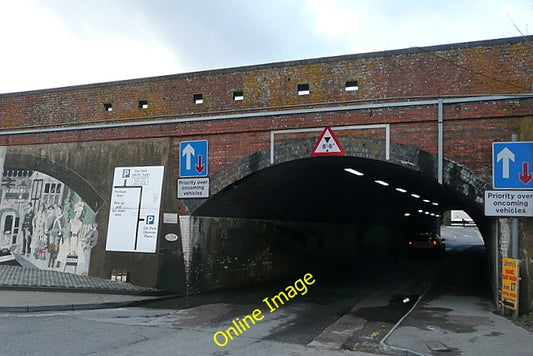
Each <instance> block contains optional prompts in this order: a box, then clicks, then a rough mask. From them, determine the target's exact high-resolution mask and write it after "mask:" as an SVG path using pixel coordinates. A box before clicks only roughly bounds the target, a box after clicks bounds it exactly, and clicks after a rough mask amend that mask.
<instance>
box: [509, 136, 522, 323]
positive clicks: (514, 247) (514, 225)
mask: <svg viewBox="0 0 533 356" xmlns="http://www.w3.org/2000/svg"><path fill="white" fill-rule="evenodd" d="M511 141H513V142H515V141H518V135H517V134H512V136H511ZM518 251H519V250H518V219H517V218H512V219H511V257H512V258H515V259H516V260H517V261H518V265H520V259H519V257H518ZM516 283H520V276H519V277H518V281H516ZM516 304H517V307H516V309H515V310H514V311H513V320H516V319H517V318H518V298H517V301H516Z"/></svg>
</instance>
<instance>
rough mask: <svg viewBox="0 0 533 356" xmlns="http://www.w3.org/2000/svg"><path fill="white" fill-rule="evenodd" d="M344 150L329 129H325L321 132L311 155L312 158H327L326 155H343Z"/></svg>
mask: <svg viewBox="0 0 533 356" xmlns="http://www.w3.org/2000/svg"><path fill="white" fill-rule="evenodd" d="M343 154H344V148H342V146H341V144H340V142H339V140H337V137H335V134H334V133H333V131H332V130H331V128H329V127H326V128H325V129H324V131H322V135H320V138H319V139H318V141H317V142H316V144H315V147H314V148H313V151H312V152H311V155H313V156H328V155H343Z"/></svg>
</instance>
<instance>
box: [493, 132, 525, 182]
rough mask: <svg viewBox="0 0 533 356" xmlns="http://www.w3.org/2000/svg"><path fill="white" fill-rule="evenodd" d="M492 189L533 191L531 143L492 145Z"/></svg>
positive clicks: (498, 143)
mask: <svg viewBox="0 0 533 356" xmlns="http://www.w3.org/2000/svg"><path fill="white" fill-rule="evenodd" d="M492 183H493V187H494V189H533V142H493V143H492Z"/></svg>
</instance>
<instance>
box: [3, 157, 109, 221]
mask: <svg viewBox="0 0 533 356" xmlns="http://www.w3.org/2000/svg"><path fill="white" fill-rule="evenodd" d="M5 166H6V167H13V168H22V169H31V170H34V171H39V172H41V173H44V174H47V175H49V176H51V177H54V178H55V179H57V180H59V181H61V182H62V183H64V184H66V185H67V186H69V187H70V188H71V189H73V190H74V191H75V192H76V193H77V194H78V195H79V196H80V197H81V198H82V199H83V200H84V201H85V202H86V203H87V205H89V207H90V208H91V209H92V210H93V211H94V212H98V210H99V209H100V207H101V206H102V203H103V202H104V199H103V198H102V197H101V196H100V194H98V192H97V191H96V190H95V189H94V188H93V187H92V186H91V185H90V184H89V183H88V182H87V181H86V180H85V179H83V177H82V176H80V175H79V174H78V173H76V172H75V171H73V170H71V169H70V168H68V167H65V166H63V165H62V164H60V163H58V162H54V161H51V160H49V159H47V158H45V157H39V156H34V155H28V154H17V153H8V154H6V158H5Z"/></svg>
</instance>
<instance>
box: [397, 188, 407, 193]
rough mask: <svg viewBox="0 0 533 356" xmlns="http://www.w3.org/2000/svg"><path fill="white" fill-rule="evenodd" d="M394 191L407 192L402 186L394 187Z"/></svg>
mask: <svg viewBox="0 0 533 356" xmlns="http://www.w3.org/2000/svg"><path fill="white" fill-rule="evenodd" d="M396 191H398V192H400V193H407V190H405V189H403V188H396Z"/></svg>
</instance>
